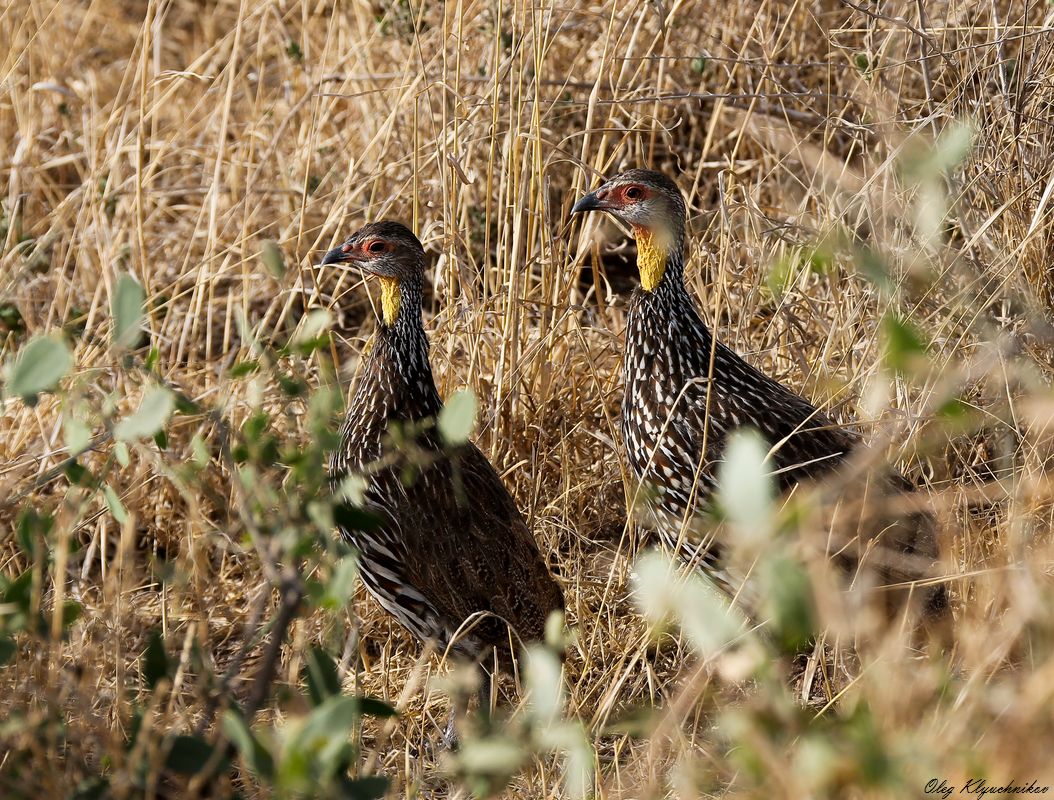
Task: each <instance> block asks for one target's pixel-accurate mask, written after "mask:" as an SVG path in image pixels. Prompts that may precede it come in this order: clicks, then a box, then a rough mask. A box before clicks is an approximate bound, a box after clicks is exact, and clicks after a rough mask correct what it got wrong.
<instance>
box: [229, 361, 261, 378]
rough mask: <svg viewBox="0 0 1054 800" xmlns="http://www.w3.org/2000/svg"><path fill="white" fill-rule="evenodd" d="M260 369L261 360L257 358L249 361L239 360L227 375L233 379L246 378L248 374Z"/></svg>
mask: <svg viewBox="0 0 1054 800" xmlns="http://www.w3.org/2000/svg"><path fill="white" fill-rule="evenodd" d="M259 369H260V362H259V361H258V360H256V359H250V360H249V361H238V362H237V363H235V365H234V366H233V367H231V368H230V371H229V372H228V373H227V375H228V376H229V377H230V378H231V379H232V380H234V379H237V378H244V377H245V376H246V375H251V374H252V373H254V372H257V371H258V370H259Z"/></svg>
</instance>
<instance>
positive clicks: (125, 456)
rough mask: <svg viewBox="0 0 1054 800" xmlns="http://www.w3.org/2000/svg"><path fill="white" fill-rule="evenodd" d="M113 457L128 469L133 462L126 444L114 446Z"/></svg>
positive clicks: (119, 443) (120, 443) (121, 443)
mask: <svg viewBox="0 0 1054 800" xmlns="http://www.w3.org/2000/svg"><path fill="white" fill-rule="evenodd" d="M113 456H114V458H116V459H117V463H118V464H120V465H121V466H122V467H127V466H128V465H129V464H130V463H131V461H132V459H131V457H130V455H129V453H128V445H127V444H125V443H124V442H117V444H115V445H114V446H113Z"/></svg>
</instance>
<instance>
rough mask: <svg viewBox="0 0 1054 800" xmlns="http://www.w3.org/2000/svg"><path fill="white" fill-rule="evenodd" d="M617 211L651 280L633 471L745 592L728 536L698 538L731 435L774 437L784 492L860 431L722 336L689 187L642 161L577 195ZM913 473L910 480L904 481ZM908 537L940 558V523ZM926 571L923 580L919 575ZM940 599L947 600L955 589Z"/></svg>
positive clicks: (631, 347) (626, 401) (645, 291)
mask: <svg viewBox="0 0 1054 800" xmlns="http://www.w3.org/2000/svg"><path fill="white" fill-rule="evenodd" d="M589 211H605V212H607V213H609V214H611V215H613V216H614V217H616V218H617V219H619V220H621V221H622V222H623V223H625V224H626V225H627V226H629V228H630V229H631V230H632V232H633V236H634V238H635V239H636V243H637V267H638V271H639V272H640V287H639V288H638V289H636V290H635V291H634V293H633V298H632V300H631V303H630V308H629V315H628V320H627V326H626V350H625V355H624V361H623V383H624V388H625V395H624V397H623V401H622V435H623V437H624V440H625V446H626V454H627V458H628V460H629V463H630V466H631V468H632V470H633V473H634V474H635V476H636V477H637V479H638V481H640V483H641V485H642V486H645V487H648V489H649V490H650V492H651V496H650V497H649V498H648V501H649V502H648V506H649V510H650V511H651V512H652V517H653V521H654V523H655V525H656V527H657V528H658V532H659V534H660V536H661V537H662V538H663V541H664V543H665V544H666V545H667V546H668V547H670V548H671V549H673V550H674V551H675V552H676V553H678V555H679V556H680V557H681V558H683V559H685V560H686V561H688V562H689V563H693V564H699V565H700V566H701V567H702V569H703V571H704V572H705V573H707V574H708V575H709V576H710V577H711V579H713V580H714V581H715V583H717V584H718V585H719V586H720V587H721V588H723V589H724V590H725V591H727V592H729V593H731V594H735V593H736V592H737V591H738V590H739V589H740V586H739V582H740V581H739V579H738V578H735V577H733V576H731V575H730V574H729V573H728V571H727V561H726V557H725V554H724V552H723V547H722V543H721V542H717V541H706V540H704V541H701V542H700V541H697V540H696V539H695V538H694V537H692V536H686V535H685V534H686V532H687V531H688V530H689V524H690V521H691V520H692V518H693V517H694V516H695V515H696V514H697V512H698V511H699V510H700V509H701V507H702V506H703V504H704V503H705V502H706V501H707V500H708V499H709V497H710V495H711V494H712V492H713V489H714V486H715V469H714V468H715V466H716V464H717V462H718V461H719V460H720V457H721V453H722V451H723V449H724V446H725V443H726V441H727V439H728V436H729V434H730V433H731V432H732V431H733V430H735V429H736V428H740V427H744V426H752V427H754V428H756V429H757V430H758V431H759V432H760V433H761V434H762V435H763V436H764V437H765V439H766V440H767V441H768V442H769V444H770V445H773V446H774V452H773V453H772V456H771V458H772V460H773V462H774V471H775V473H776V478H777V480H778V482H779V485H780V488H781V489H782V490H787V489H789V488H790V487H791V486H793V485H795V484H797V483H799V482H801V481H803V480H806V479H809V478H814V477H816V476H818V475H820V474H822V473H824V472H827V471H829V470H832V469H834V468H836V467H837V466H839V465H840V464H842V463H843V462H844V461H845V460H846V458H847V456H848V455H849V453H850V451H852V450H853V449H854V448H855V447H856V446H857V445H858V444H859V438H858V436H857V435H856V434H854V433H852V432H850V431H847V430H845V429H844V428H842V427H840V426H838V425H837V424H836V423H834V422H833V421H832V420H831V419H830V418H828V417H827V416H826V415H825V414H824V413H823V412H822V411H820V410H818V409H817V408H816V407H815V406H813V405H812V404H811V403H809V402H808V401H807V400H805V399H804V398H802V397H800V396H798V395H797V394H795V393H794V392H792V391H790V390H789V389H787V388H786V387H784V386H781V385H780V384H779V383H777V382H776V381H774V380H772V379H771V378H769V377H767V376H766V375H764V374H762V373H761V372H759V371H758V370H757V369H755V368H754V367H752V366H751V365H750V364H748V363H747V362H746V361H744V360H743V359H742V358H740V357H739V356H738V355H737V354H736V353H734V352H733V351H732V350H731V349H729V348H728V347H726V346H725V345H724V344H722V343H721V342H715V340H714V337H713V335H712V334H711V332H710V330H709V329H708V328H707V326H706V324H705V323H704V322H703V320H702V318H701V317H700V316H699V313H698V312H697V311H696V309H695V306H694V304H693V303H692V299H691V297H690V296H689V295H688V291H687V290H686V288H685V285H684V263H685V248H686V246H687V241H686V230H685V229H686V216H687V210H686V206H685V201H684V196H683V195H682V194H681V191H680V189H678V188H677V185H676V184H675V183H674V182H673V181H672V180H670V179H669V178H668V177H667V176H665V175H663V174H662V173H660V172H655V171H652V170H645V169H631V170H627V171H626V172H623V173H621V174H620V175H617V176H616V177H614V178H612V179H611V180H609V181H607V182H606V183H604V184H603V185H602V186H601V187H600V188H598V189H597V190H596V191H594V192H592V193H591V194H587V195H586V196H585V197H583V198H581V199H580V200H579V201H578V202H577V203H575V205H574V207H573V208H572V213H573V214H576V213H583V212H589ZM900 480H901V481H902V480H903V479H900ZM923 527H924V528H927V527H928V528H929V529H930V530H929V531H928V532H924V533H921V534H919V535H915V536H912V537H909V538H910V539H911V541H905V542H900V543H899V544H898V548H897V549H899V550H900V551H901V553H906V554H909V555H913V556H914V555H917V556H919V557H921V559H922V561H923V562H924V563H925V564H926V569H928V567H929V565H930V563H932V560H933V559H934V558H935V557H936V546H935V543H934V539H933V535H932V525H929V526H923ZM918 577H922V575H919V576H918ZM934 593H935V594H939V595H940V596H939V597H932V598H929V599H928V601H927V602H928V604H929V605H930V606H943V605H944V602H945V601H944V591H943V587H938V589H937V590H936V591H935V592H934Z"/></svg>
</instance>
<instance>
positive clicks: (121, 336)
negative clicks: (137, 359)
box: [112, 272, 146, 349]
mask: <svg viewBox="0 0 1054 800" xmlns="http://www.w3.org/2000/svg"><path fill="white" fill-rule="evenodd" d="M145 302H146V292H145V291H143V285H142V284H141V283H139V281H137V280H136V279H135V278H134V277H132V276H131V275H130V274H128V273H127V272H124V273H122V274H121V276H120V277H119V278H118V279H117V288H116V289H115V290H114V294H113V305H112V311H113V341H114V344H115V345H116V346H117V347H125V348H128V349H132V348H134V347H136V346H137V345H138V344H139V340H140V339H141V338H142V336H143V331H142V324H143V304H144V303H145Z"/></svg>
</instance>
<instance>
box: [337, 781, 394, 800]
mask: <svg viewBox="0 0 1054 800" xmlns="http://www.w3.org/2000/svg"><path fill="white" fill-rule="evenodd" d="M341 788H342V789H343V790H344V792H345V793H346V795H347V797H349V798H350V800H380V798H382V797H384V796H385V795H386V794H387V793H388V779H387V778H385V777H384V776H383V775H365V776H363V777H361V778H354V779H347V780H344V781H343V782H342V783H341Z"/></svg>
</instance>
